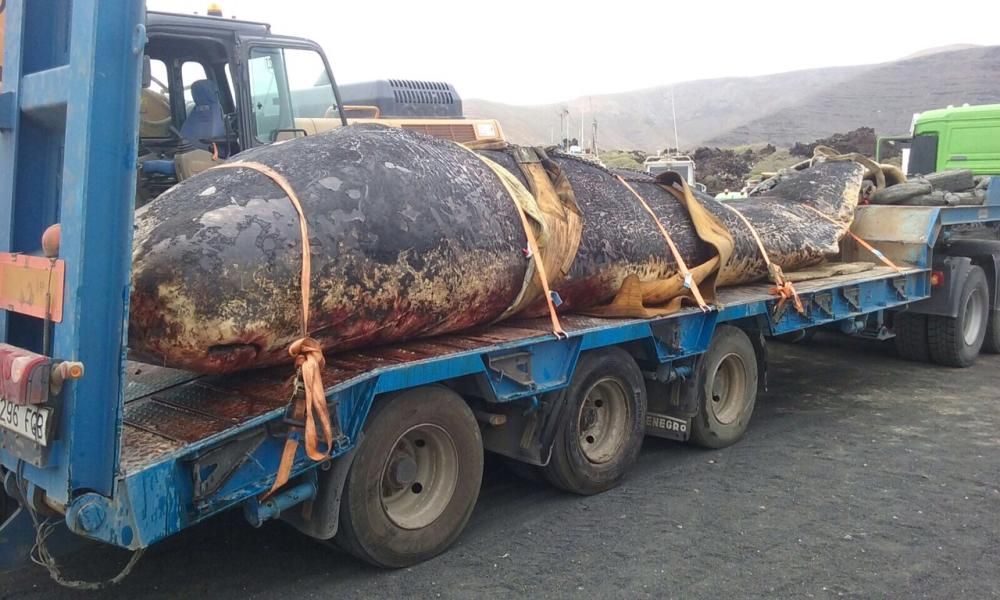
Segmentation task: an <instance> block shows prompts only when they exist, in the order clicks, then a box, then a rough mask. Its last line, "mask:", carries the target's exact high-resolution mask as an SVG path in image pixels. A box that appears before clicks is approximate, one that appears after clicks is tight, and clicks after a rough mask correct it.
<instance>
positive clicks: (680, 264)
mask: <svg viewBox="0 0 1000 600" xmlns="http://www.w3.org/2000/svg"><path fill="white" fill-rule="evenodd" d="M615 177H616V178H618V181H620V182H621V184H622V185H624V186H625V187H626V188H627V189H628V191H630V192H632V195H633V196H635V198H636V200H638V201H639V204H641V205H642V208H644V209H645V210H646V212H647V213H649V216H650V217H651V218H652V219H653V222H654V223H656V227H657V228H658V229H659V230H660V234H661V235H662V236H663V239H664V240H666V242H667V247H668V248H670V253H671V254H672V255H673V257H674V262H676V263H677V270H678V271H680V273H681V276H682V277H683V278H684V287H686V288H687V289H689V290H691V295H692V296H694V300H695V302H697V303H698V308H700V309H701V310H703V311H707V310H710V308H709V306H708V303H706V302H705V299H704V298H703V297H702V295H701V290H699V289H698V282H696V281H695V280H694V276H693V275H692V274H691V270H690V269H688V266H687V263H685V262H684V258H683V257H682V256H681V253H680V251H679V250H678V249H677V245H676V244H674V239H673V238H672V237H670V233H668V232H667V228H666V227H664V226H663V223H661V222H660V219H659V218H658V217H657V216H656V213H654V212H653V209H652V208H650V206H649V204H648V203H647V202H646V199H645V198H643V197H642V196H641V195H640V194H639V192H637V191H635V188H633V187H632V186H631V185H629V183H628V182H627V181H625V178H624V177H622V176H621V175H615Z"/></svg>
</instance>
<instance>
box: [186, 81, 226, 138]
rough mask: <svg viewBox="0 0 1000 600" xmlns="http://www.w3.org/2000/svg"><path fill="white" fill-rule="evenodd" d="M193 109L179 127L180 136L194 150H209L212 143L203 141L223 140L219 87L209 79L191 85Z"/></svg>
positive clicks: (223, 122)
mask: <svg viewBox="0 0 1000 600" xmlns="http://www.w3.org/2000/svg"><path fill="white" fill-rule="evenodd" d="M191 97H192V99H193V100H194V108H192V109H191V114H190V115H188V118H187V120H186V121H184V124H183V125H181V136H182V137H183V138H184V139H185V140H187V141H188V142H190V143H191V145H192V146H194V147H195V148H200V149H201V150H211V149H212V143H211V142H205V141H203V140H212V139H218V138H224V137H225V135H226V124H225V120H224V119H225V115H224V114H223V112H222V102H220V101H219V87H218V86H217V85H215V82H214V81H212V80H210V79H199V80H198V81H195V82H194V83H193V84H191Z"/></svg>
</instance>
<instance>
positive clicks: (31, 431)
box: [0, 398, 52, 446]
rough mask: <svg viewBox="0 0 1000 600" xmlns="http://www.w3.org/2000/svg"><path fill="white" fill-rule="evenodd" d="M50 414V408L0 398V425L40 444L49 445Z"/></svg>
mask: <svg viewBox="0 0 1000 600" xmlns="http://www.w3.org/2000/svg"><path fill="white" fill-rule="evenodd" d="M51 416H52V409H51V408H46V407H44V406H32V405H20V404H14V403H13V402H11V401H9V400H7V399H6V398H0V427H3V428H4V429H7V430H10V431H13V432H14V433H16V434H18V435H21V436H24V437H26V438H28V439H29V440H31V441H33V442H35V443H37V444H41V445H42V446H48V445H49V419H50V417H51Z"/></svg>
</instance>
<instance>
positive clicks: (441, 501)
mask: <svg viewBox="0 0 1000 600" xmlns="http://www.w3.org/2000/svg"><path fill="white" fill-rule="evenodd" d="M482 478H483V442H482V437H481V435H480V431H479V425H478V423H477V422H476V418H475V416H474V415H473V414H472V410H471V409H470V408H469V406H468V404H466V402H465V401H464V400H463V399H462V397H461V396H459V395H458V394H456V393H455V392H453V391H451V390H449V389H447V388H444V387H439V386H430V387H423V388H416V389H412V390H408V391H405V392H402V393H400V394H397V395H394V396H390V397H388V398H385V399H382V400H379V401H377V402H376V405H375V406H374V407H373V408H372V414H371V415H369V418H368V422H367V424H366V425H365V437H364V439H363V440H362V441H361V444H360V446H359V447H358V451H357V455H356V457H355V459H354V464H353V465H352V466H351V470H350V472H349V473H348V476H347V482H346V484H345V487H344V491H343V500H342V502H341V506H340V527H339V530H338V532H337V536H336V538H335V539H336V541H337V544H338V545H339V546H340V547H341V548H343V549H344V550H347V551H348V552H350V553H351V554H353V555H354V556H357V557H358V558H360V559H362V560H364V561H367V562H369V563H371V564H373V565H376V566H379V567H388V568H400V567H406V566H409V565H413V564H416V563H418V562H421V561H424V560H427V559H429V558H431V557H433V556H436V555H438V554H440V553H441V552H443V551H444V550H445V549H447V548H448V546H450V545H451V544H452V542H454V541H455V539H456V538H458V536H459V534H461V533H462V530H463V529H464V528H465V525H466V523H468V521H469V517H470V516H471V515H472V509H473V507H474V506H475V505H476V499H477V498H478V497H479V486H480V483H481V482H482Z"/></svg>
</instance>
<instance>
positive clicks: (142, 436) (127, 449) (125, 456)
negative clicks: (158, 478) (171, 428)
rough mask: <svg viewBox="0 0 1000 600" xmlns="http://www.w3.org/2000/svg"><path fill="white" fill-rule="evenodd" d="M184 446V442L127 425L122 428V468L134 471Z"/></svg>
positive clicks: (130, 471) (127, 471) (126, 470)
mask: <svg viewBox="0 0 1000 600" xmlns="http://www.w3.org/2000/svg"><path fill="white" fill-rule="evenodd" d="M182 447H184V444H182V443H180V442H178V441H175V440H171V439H168V438H165V437H163V436H161V435H157V434H155V433H152V432H150V431H146V430H144V429H139V428H138V427H133V426H131V425H125V427H123V428H122V456H121V469H122V470H123V471H124V472H126V473H134V472H136V471H138V470H140V469H142V468H143V467H145V466H146V465H149V464H152V463H153V462H155V461H156V460H157V459H159V458H160V457H162V456H164V455H166V454H169V453H171V452H176V451H177V450H180V449H181V448H182Z"/></svg>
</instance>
